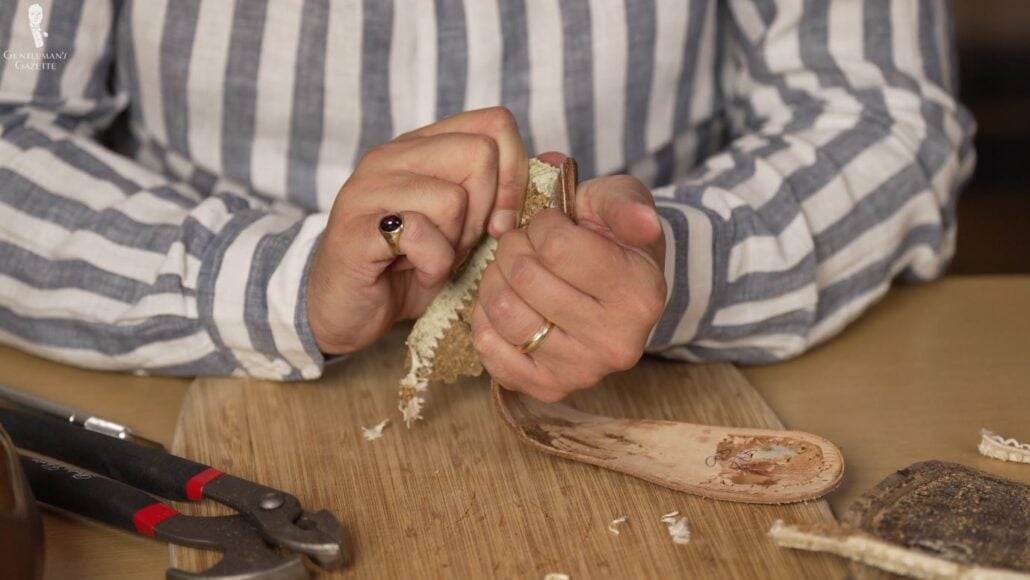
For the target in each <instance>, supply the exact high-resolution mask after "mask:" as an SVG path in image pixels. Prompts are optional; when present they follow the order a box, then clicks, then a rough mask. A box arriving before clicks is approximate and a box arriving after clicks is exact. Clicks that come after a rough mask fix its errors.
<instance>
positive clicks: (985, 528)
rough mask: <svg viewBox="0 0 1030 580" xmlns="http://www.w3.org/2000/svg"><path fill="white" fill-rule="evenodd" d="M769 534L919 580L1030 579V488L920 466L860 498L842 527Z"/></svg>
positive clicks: (942, 466) (953, 467) (791, 528)
mask: <svg viewBox="0 0 1030 580" xmlns="http://www.w3.org/2000/svg"><path fill="white" fill-rule="evenodd" d="M769 535H770V536H771V537H772V539H773V540H774V541H775V542H776V543H777V544H778V545H780V546H783V547H787V548H796V549H801V550H813V551H819V552H829V553H832V554H836V555H838V556H843V557H846V558H849V559H851V560H854V561H857V562H861V563H863V564H866V565H869V566H875V567H877V568H880V569H883V570H886V571H889V572H894V573H896V574H903V575H906V576H912V577H916V578H997V579H1002V578H1005V579H1008V580H1015V579H1016V578H1022V579H1030V486H1027V485H1025V484H1022V483H1018V482H1015V481H1010V480H1007V479H1002V478H1001V477H998V476H996V475H992V474H989V473H984V472H982V471H977V470H975V469H971V468H969V467H966V466H964V465H958V464H955V463H945V462H942V461H924V462H922V463H916V464H913V465H910V466H908V467H906V468H905V469H902V470H901V471H898V472H897V473H894V474H892V475H890V476H889V477H887V478H886V479H884V480H883V481H882V482H880V484H879V485H877V486H876V487H874V488H873V489H871V490H869V491H867V492H866V493H864V494H862V496H861V497H860V498H858V499H857V500H855V502H854V503H853V504H851V506H850V507H849V508H848V510H847V511H846V512H845V513H844V515H843V517H842V518H841V524H839V525H838V524H819V525H807V526H806V525H789V524H785V523H783V522H782V521H777V522H776V523H775V524H774V525H773V527H772V529H771V530H769ZM856 575H857V574H856Z"/></svg>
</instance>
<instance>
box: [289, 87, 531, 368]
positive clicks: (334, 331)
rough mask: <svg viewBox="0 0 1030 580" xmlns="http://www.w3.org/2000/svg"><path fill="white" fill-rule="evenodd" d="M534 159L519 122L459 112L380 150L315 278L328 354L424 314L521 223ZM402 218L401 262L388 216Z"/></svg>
mask: <svg viewBox="0 0 1030 580" xmlns="http://www.w3.org/2000/svg"><path fill="white" fill-rule="evenodd" d="M527 179H528V160H527V158H526V151H525V146H524V145H523V143H522V138H521V136H520V135H519V132H518V127H517V126H516V123H515V119H514V117H513V116H512V115H511V113H510V112H508V111H507V110H506V109H503V108H500V107H495V108H490V109H481V110H478V111H470V112H467V113H461V114H459V115H455V116H453V117H449V118H447V119H444V120H442V121H439V122H437V123H434V124H433V125H429V126H427V127H424V128H422V129H418V130H416V131H412V132H411V133H407V134H405V135H401V136H400V137H398V138H397V139H395V140H393V141H391V142H389V143H386V144H384V145H380V146H378V147H374V148H372V149H371V150H369V151H368V153H366V155H365V156H364V157H363V158H362V159H361V161H360V162H359V163H358V166H357V168H355V170H354V172H353V173H352V174H351V177H350V179H348V180H347V182H346V183H344V184H343V187H342V188H341V189H340V192H339V193H338V194H337V196H336V201H335V203H334V204H333V208H332V210H331V212H330V214H329V223H328V225H327V226H326V230H325V233H324V234H323V235H322V238H321V241H320V242H319V247H318V249H317V250H316V252H315V258H314V263H313V265H312V267H311V271H310V273H309V275H308V282H307V283H308V288H307V307H308V320H309V321H310V324H311V329H312V331H313V332H314V335H315V340H316V341H317V343H318V346H319V348H320V349H321V350H322V352H324V353H327V354H342V353H348V352H353V351H356V350H359V349H361V348H363V347H365V346H367V345H369V344H371V343H372V342H374V341H375V340H376V339H378V338H379V337H380V336H382V335H383V334H384V333H385V332H386V331H387V330H388V329H389V328H390V327H391V326H393V324H394V323H395V322H397V321H399V320H404V319H408V318H414V317H416V316H418V315H419V314H421V313H422V312H423V311H424V310H425V309H426V307H427V306H428V305H429V303H430V302H431V301H432V299H433V298H434V297H435V296H436V294H437V293H438V292H439V290H440V288H441V287H442V286H443V284H444V283H445V282H446V281H447V280H448V278H449V277H450V275H451V272H453V271H454V269H455V268H456V267H457V266H458V265H460V264H461V262H462V261H463V260H464V259H465V257H466V256H467V255H468V253H469V252H470V251H471V250H472V248H473V247H474V246H475V245H476V243H477V242H478V241H479V239H480V238H481V237H482V235H483V233H484V232H485V231H489V233H490V234H491V235H493V236H495V237H496V236H500V235H501V234H503V233H504V232H506V231H509V230H511V229H513V228H514V227H515V219H516V210H517V208H518V207H519V205H520V204H521V203H522V196H523V194H524V192H525V189H526V181H527ZM390 214H396V215H399V216H400V217H401V219H402V220H403V222H404V230H403V233H402V234H401V236H400V241H399V245H400V251H401V254H402V255H401V256H400V257H397V256H394V254H393V252H392V250H391V249H390V246H389V244H388V243H387V242H386V240H384V239H383V237H382V235H381V234H380V232H379V222H380V220H381V219H382V218H383V217H384V216H386V215H390Z"/></svg>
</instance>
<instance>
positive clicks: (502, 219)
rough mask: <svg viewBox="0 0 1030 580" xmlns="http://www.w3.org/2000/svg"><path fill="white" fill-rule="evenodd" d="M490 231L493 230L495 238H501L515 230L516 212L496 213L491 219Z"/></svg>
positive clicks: (507, 210) (503, 211) (505, 210)
mask: <svg viewBox="0 0 1030 580" xmlns="http://www.w3.org/2000/svg"><path fill="white" fill-rule="evenodd" d="M490 229H491V230H493V234H494V237H500V235H501V234H503V233H505V232H508V231H511V230H513V229H515V211H514V210H510V209H502V210H499V211H497V212H494V216H493V217H492V218H490Z"/></svg>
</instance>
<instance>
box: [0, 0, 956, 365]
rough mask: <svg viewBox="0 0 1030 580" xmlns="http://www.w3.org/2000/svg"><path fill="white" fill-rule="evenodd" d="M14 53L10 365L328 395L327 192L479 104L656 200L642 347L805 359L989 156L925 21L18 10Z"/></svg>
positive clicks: (762, 15)
mask: <svg viewBox="0 0 1030 580" xmlns="http://www.w3.org/2000/svg"><path fill="white" fill-rule="evenodd" d="M37 2H38V3H39V4H41V5H42V7H43V19H42V22H41V23H40V25H39V29H40V30H42V31H45V32H46V33H47V35H46V37H45V38H43V46H42V47H37V46H36V44H38V42H37V40H38V38H34V36H35V35H34V30H33V27H32V26H31V25H30V20H29V17H28V10H29V5H30V4H33V3H37ZM0 46H2V48H3V50H4V53H3V62H2V65H3V66H2V68H0V130H2V134H0V341H3V342H5V343H7V344H12V345H15V346H18V347H20V348H23V349H25V350H28V351H30V352H34V353H37V354H40V355H43V356H46V357H50V358H53V359H57V360H61V361H65V362H69V363H72V364H77V365H82V366H88V367H96V368H109V369H143V370H146V371H149V372H155V373H172V374H186V375H193V374H245V375H252V376H257V377H263V378H271V379H298V378H313V377H316V376H318V375H319V373H320V372H321V369H322V365H323V359H322V356H321V354H319V353H318V351H317V348H316V346H315V342H314V340H313V337H312V335H311V330H310V328H309V327H308V322H307V316H306V303H305V280H306V272H307V269H308V267H309V261H310V257H311V254H312V250H313V248H314V247H315V245H316V243H317V240H318V238H319V235H320V233H321V232H322V231H323V229H324V227H325V223H326V212H327V210H328V208H329V207H330V205H331V203H332V201H333V197H334V196H335V194H336V192H337V191H338V189H339V188H340V186H341V184H342V183H343V182H344V181H345V180H346V179H347V177H348V175H349V174H350V172H351V170H352V168H353V167H354V166H355V164H356V163H357V160H358V159H359V158H360V157H361V155H362V153H363V152H364V151H365V150H366V149H368V148H369V147H370V146H373V145H375V144H378V143H382V142H385V141H388V140H389V139H391V138H392V137H393V136H395V135H398V134H399V133H402V132H405V131H408V130H410V129H413V128H416V127H419V126H422V125H425V124H428V123H431V122H433V121H434V120H436V119H439V118H441V117H444V116H447V115H450V114H453V113H456V112H459V111H462V110H467V109H473V108H479V107H485V106H489V105H496V104H502V105H504V106H507V107H508V108H510V109H511V110H512V111H513V112H514V114H515V115H516V117H517V119H518V121H519V125H520V127H521V130H522V133H523V136H524V138H525V140H526V144H527V147H528V150H529V151H530V153H535V152H541V151H547V150H559V151H564V152H568V153H569V154H570V155H572V156H573V157H575V158H576V159H577V160H578V161H579V162H580V168H581V173H582V175H583V177H585V178H589V177H591V176H595V175H603V174H610V173H615V172H630V173H632V174H633V175H636V176H637V177H639V178H640V179H642V180H643V181H644V182H645V183H647V184H649V185H650V186H651V187H652V188H653V191H654V194H655V196H656V198H657V199H658V205H659V213H660V216H661V219H662V224H663V227H664V228H665V232H666V237H667V240H668V244H669V251H668V252H667V260H666V264H665V270H666V277H667V279H668V282H669V297H668V305H667V307H666V310H665V312H664V315H663V316H662V318H661V320H660V321H659V322H658V324H657V326H656V327H655V329H654V331H653V332H652V335H651V339H650V345H649V350H650V352H653V353H658V354H662V355H665V356H671V357H676V358H685V359H691V360H711V359H725V360H735V361H742V362H765V361H774V360H778V359H782V358H784V357H789V356H791V355H794V354H797V353H800V352H802V351H804V350H805V349H806V348H808V347H810V346H812V345H813V344H815V343H817V342H819V341H822V340H825V339H827V338H828V337H830V336H832V335H834V334H835V333H837V332H838V331H840V330H841V329H842V328H843V327H844V326H845V325H846V324H847V323H848V322H849V321H851V320H852V319H854V318H855V317H856V316H858V315H859V314H860V313H861V312H862V310H863V309H865V308H866V307H867V306H868V305H869V304H871V303H872V302H874V301H875V300H876V299H878V298H879V297H880V296H882V295H883V294H884V293H885V292H886V291H887V288H888V286H889V284H890V282H891V281H892V279H894V278H895V277H898V276H902V277H904V278H906V279H911V280H928V279H932V278H934V277H936V276H938V275H939V274H940V273H941V271H942V270H943V268H944V267H945V265H946V264H947V261H948V259H949V258H950V257H951V255H952V253H953V251H954V246H955V231H956V229H955V201H956V197H957V193H958V189H959V186H960V184H961V183H962V181H963V180H964V179H965V178H966V177H967V176H968V175H969V174H970V172H971V170H972V167H973V159H974V155H973V151H972V147H971V135H972V132H973V121H972V119H971V117H970V115H969V114H968V112H967V111H966V110H965V109H964V108H962V107H961V106H960V105H958V104H957V103H956V100H955V96H954V95H955V88H956V74H955V58H954V52H953V46H952V32H951V20H950V12H949V5H948V4H947V3H945V2H939V1H937V0H922V1H916V0H868V1H860V0H850V1H846V0H838V1H835V2H827V1H817V0H806V1H800V0H762V1H755V2H745V1H733V2H718V1H716V0H435V1H434V0H332V1H330V0H304V1H303V2H301V1H300V0H297V1H288V0H237V1H236V2H229V1H214V0H208V1H206V2H201V1H199V0H147V1H139V2H133V1H130V0H126V1H124V2H113V1H112V0H83V1H76V0H54V1H47V0H18V1H15V0H8V1H5V2H3V3H0ZM125 110H127V111H128V115H127V118H125V119H124V120H125V121H126V122H117V123H113V121H114V120H115V118H116V117H117V116H118V115H119V114H120V113H121V112H123V111H125ZM112 124H113V128H112Z"/></svg>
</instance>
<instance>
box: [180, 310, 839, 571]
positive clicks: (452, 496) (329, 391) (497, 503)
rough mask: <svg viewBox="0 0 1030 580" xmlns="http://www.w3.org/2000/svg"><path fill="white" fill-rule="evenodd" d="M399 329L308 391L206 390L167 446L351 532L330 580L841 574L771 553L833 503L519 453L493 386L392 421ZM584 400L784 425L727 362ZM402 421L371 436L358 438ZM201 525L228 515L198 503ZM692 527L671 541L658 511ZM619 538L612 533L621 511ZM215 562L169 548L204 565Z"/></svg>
mask: <svg viewBox="0 0 1030 580" xmlns="http://www.w3.org/2000/svg"><path fill="white" fill-rule="evenodd" d="M403 332H404V330H403V329H402V330H401V331H399V332H398V331H394V332H393V333H391V334H390V335H389V336H388V337H387V338H386V339H385V340H383V341H381V342H380V343H379V344H378V345H376V346H374V347H372V348H370V349H369V350H367V351H365V352H363V353H361V354H360V355H357V356H355V357H353V358H351V359H349V360H347V361H345V362H343V363H341V364H339V365H338V366H336V367H334V368H332V369H330V370H328V371H327V372H326V375H325V376H324V377H323V378H322V379H321V380H319V381H316V382H313V383H306V384H304V383H297V384H287V385H283V384H273V383H266V382H258V381H242V380H238V379H236V380H214V379H206V380H199V381H197V382H195V383H194V384H193V385H192V386H191V387H190V390H189V391H188V393H187V395H186V400H185V402H184V406H183V410H182V414H181V416H180V423H179V426H178V429H177V432H176V438H175V441H174V444H173V450H174V451H175V452H176V453H179V454H182V455H185V456H187V457H191V458H194V459H197V460H199V461H203V462H206V463H209V464H212V465H214V466H217V467H219V468H222V469H225V470H226V471H228V472H230V473H234V474H235V475H239V476H243V477H247V478H251V479H255V480H258V481H262V482H264V483H266V484H268V485H272V486H274V487H278V488H281V489H284V490H287V491H289V492H292V493H293V494H295V495H297V496H298V497H299V498H300V500H301V502H302V503H303V504H304V505H305V506H307V507H309V508H315V507H323V506H324V507H328V508H329V509H330V510H331V511H332V512H333V513H335V514H336V515H337V517H339V518H340V520H341V521H342V522H343V524H344V527H345V529H346V534H347V541H348V547H349V550H350V553H351V563H350V565H349V566H348V567H347V568H346V569H344V570H343V571H342V572H340V573H337V574H333V575H324V576H325V577H359V578H406V579H414V578H441V577H448V578H543V577H544V575H545V574H547V573H550V572H562V573H565V574H569V575H570V577H571V578H574V579H580V578H659V577H677V578H678V577H703V578H756V577H762V578H770V577H776V578H799V577H809V578H840V577H843V576H844V575H845V573H846V572H845V568H844V566H843V564H841V563H840V562H839V561H837V560H835V559H833V558H832V557H830V556H825V555H821V554H809V553H801V552H795V551H790V550H781V549H778V548H776V547H775V546H774V545H773V544H772V543H771V542H770V541H769V540H768V539H767V538H766V535H765V534H766V530H768V529H769V526H770V524H771V522H772V521H773V520H775V519H777V518H783V519H785V520H787V521H790V522H817V521H828V520H831V519H832V514H831V512H830V509H829V506H828V504H826V502H824V501H816V502H809V503H805V504H793V505H786V506H758V505H743V504H732V503H727V502H718V501H713V500H707V499H702V498H698V497H693V496H689V495H686V494H683V493H678V492H674V491H671V490H668V489H665V488H662V487H659V486H657V485H654V484H651V483H647V482H644V481H641V480H638V479H634V478H631V477H628V476H625V475H621V474H618V473H613V472H608V471H605V470H603V469H599V468H597V467H593V466H589V465H584V464H579V463H575V462H572V461H568V460H563V459H559V458H556V457H552V456H548V455H545V454H542V453H540V452H538V451H536V450H534V449H531V448H529V447H527V446H525V445H523V444H522V443H520V442H519V441H518V440H517V439H516V437H515V436H514V435H513V434H512V433H511V432H510V431H508V429H507V428H506V427H505V426H504V425H503V424H502V423H501V421H500V419H499V418H498V417H497V416H495V414H494V413H495V411H494V409H493V408H492V406H491V401H490V399H489V389H488V385H487V381H486V379H485V378H480V379H477V380H468V381H464V382H459V383H458V384H455V385H439V386H435V387H434V388H433V389H432V390H431V391H430V396H429V403H428V407H427V410H426V413H425V415H426V417H427V419H426V420H425V421H423V422H421V423H420V424H417V425H416V426H414V427H413V428H412V429H410V430H408V429H406V428H404V426H403V424H402V423H398V422H397V420H398V418H399V417H398V413H397V411H396V383H397V380H398V379H399V378H400V376H401V375H402V373H403V369H402V365H401V361H402V360H403V351H402V340H403V336H404V334H403ZM572 404H573V405H575V406H577V407H579V408H582V409H584V410H587V411H591V412H595V413H602V414H606V415H611V416H626V417H647V418H660V419H671V420H679V421H692V422H699V423H710V424H724V425H734V426H749V427H772V428H778V427H782V425H781V423H780V422H779V420H778V419H777V417H776V415H775V414H774V413H773V412H772V410H771V409H770V408H769V407H768V406H767V405H766V403H765V401H764V400H762V398H761V397H760V395H758V393H757V392H756V391H755V390H754V389H753V388H752V387H751V386H750V385H749V384H748V382H747V381H746V380H745V379H744V378H743V377H742V376H741V375H740V374H739V373H738V372H737V371H736V369H734V368H733V367H732V366H729V365H723V364H710V365H685V364H680V363H671V362H663V361H658V360H650V359H648V360H645V361H644V362H642V363H641V364H640V365H638V366H637V368H635V369H633V370H632V371H629V372H627V373H623V374H621V375H617V376H614V377H611V378H610V379H609V380H608V381H607V382H606V383H605V384H604V385H602V386H601V387H598V388H597V389H594V390H591V391H589V392H586V393H582V394H580V395H578V396H576V397H574V398H573V400H572ZM387 417H389V418H391V419H392V420H393V421H394V422H393V423H392V424H391V425H390V426H389V427H387V429H386V431H385V432H384V435H383V438H382V439H379V440H377V441H365V440H364V439H363V438H362V436H361V427H362V426H371V425H373V424H375V423H377V422H379V421H380V420H382V419H384V418H387ZM199 507H200V508H201V510H202V513H218V511H217V509H216V508H214V507H212V506H209V505H202V506H199ZM673 510H678V511H680V512H681V513H682V514H683V515H685V516H686V517H687V518H688V520H689V522H690V525H691V528H692V532H693V539H692V541H691V542H690V543H689V544H686V545H676V544H673V543H672V541H671V540H670V537H669V535H668V533H667V531H666V526H665V525H664V524H662V523H660V522H659V518H660V517H661V515H662V514H664V513H666V512H670V511H673ZM624 515H625V516H628V517H629V522H628V523H627V524H625V525H624V526H623V527H622V533H621V534H620V535H617V536H616V535H614V534H612V533H610V532H609V531H608V529H607V526H608V523H609V522H610V521H611V520H612V519H614V518H616V517H619V516H624ZM211 558H212V555H211V554H210V553H202V552H197V551H192V550H181V551H178V550H173V562H175V563H176V564H177V565H179V566H181V567H184V568H186V569H192V570H196V569H201V568H203V567H204V566H205V565H208V564H209V563H210V562H212V561H213V560H212V559H211Z"/></svg>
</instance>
